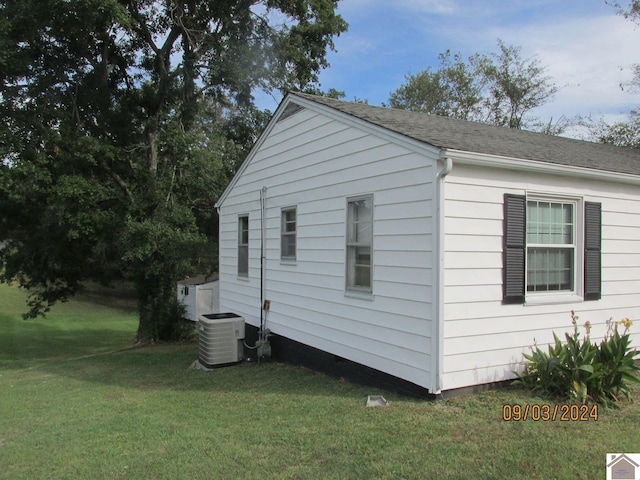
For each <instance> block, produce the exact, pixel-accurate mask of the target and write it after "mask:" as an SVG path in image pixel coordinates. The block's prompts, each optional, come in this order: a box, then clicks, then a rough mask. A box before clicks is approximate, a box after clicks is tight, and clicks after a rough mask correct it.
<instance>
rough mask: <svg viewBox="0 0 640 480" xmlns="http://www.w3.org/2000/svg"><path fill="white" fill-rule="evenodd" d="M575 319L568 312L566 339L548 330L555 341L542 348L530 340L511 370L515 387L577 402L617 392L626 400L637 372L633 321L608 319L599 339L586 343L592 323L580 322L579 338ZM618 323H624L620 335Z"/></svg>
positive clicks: (610, 398)
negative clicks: (522, 361)
mask: <svg viewBox="0 0 640 480" xmlns="http://www.w3.org/2000/svg"><path fill="white" fill-rule="evenodd" d="M578 319H579V317H578V316H577V315H576V313H575V312H574V311H573V310H572V311H571V323H572V324H573V332H572V333H571V334H569V333H565V341H564V342H562V341H561V340H560V338H559V337H558V336H557V335H556V334H555V332H554V334H553V338H554V342H553V343H552V344H550V345H549V346H548V348H547V350H546V351H545V350H543V349H542V348H540V347H539V346H538V345H536V344H534V346H533V347H532V349H531V350H532V351H531V354H526V353H525V354H524V355H523V356H524V358H525V360H526V361H525V365H524V369H523V371H521V372H514V373H515V374H516V376H517V379H516V380H515V381H514V382H513V383H514V384H515V385H522V386H524V387H525V388H527V389H529V390H531V391H532V392H534V393H537V394H541V395H543V396H550V397H559V398H568V399H571V400H574V401H578V402H583V403H584V402H587V401H592V402H598V403H602V404H607V405H611V404H614V403H615V402H618V401H619V400H620V398H621V397H622V396H624V397H626V398H627V399H631V391H630V389H629V386H628V384H627V382H628V381H633V382H640V379H638V377H637V376H636V373H637V372H638V371H640V367H638V366H637V365H636V363H635V357H636V356H638V355H640V352H638V351H637V350H635V349H632V348H631V339H630V335H629V329H630V327H631V325H632V322H631V321H630V320H629V319H628V318H624V319H622V320H620V321H619V322H614V321H613V320H612V319H611V318H610V319H609V320H607V332H606V334H605V336H604V338H603V339H602V341H601V342H600V344H596V343H594V342H592V341H591V337H590V333H591V323H590V322H588V321H587V322H585V323H584V325H583V327H584V329H585V331H586V335H585V336H584V337H583V338H580V332H579V330H578ZM619 327H623V328H624V329H623V331H622V333H620V331H619Z"/></svg>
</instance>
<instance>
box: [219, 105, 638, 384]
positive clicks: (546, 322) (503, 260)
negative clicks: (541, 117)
mask: <svg viewBox="0 0 640 480" xmlns="http://www.w3.org/2000/svg"><path fill="white" fill-rule="evenodd" d="M217 208H218V211H219V215H220V309H221V311H229V312H234V313H237V314H239V315H242V316H244V317H245V319H246V321H247V323H248V324H250V325H253V326H255V327H260V326H261V325H262V326H263V327H264V328H267V329H269V330H270V331H271V332H273V333H274V334H276V335H277V336H279V337H282V338H286V339H288V340H291V341H292V342H296V343H297V344H301V345H304V346H309V347H313V349H317V350H320V351H322V352H326V353H327V354H330V355H334V356H336V358H340V359H346V360H348V361H350V362H355V363H356V364H361V365H364V366H367V367H370V368H372V369H375V370H377V371H380V372H384V373H386V374H389V375H391V376H393V377H397V378H399V379H402V380H404V381H407V382H410V383H411V384H414V385H416V386H418V387H421V388H422V389H426V390H428V392H429V393H431V394H439V393H442V392H446V391H449V390H453V389H459V388H462V387H468V386H474V385H481V384H486V383H492V382H496V381H503V380H507V379H510V378H513V370H515V369H518V368H519V364H520V362H521V361H522V353H523V352H528V351H530V350H529V348H530V346H531V345H532V344H533V343H534V341H536V342H537V343H538V344H542V343H545V342H549V341H550V340H551V339H552V331H556V332H557V333H558V334H561V333H562V332H564V331H568V330H570V329H571V318H570V311H571V310H575V311H576V312H577V314H578V315H579V316H580V321H581V322H584V321H587V320H589V321H590V322H591V324H592V325H593V329H592V337H598V336H602V335H604V332H605V329H606V325H605V322H606V321H607V320H608V319H609V318H610V317H613V319H614V320H620V319H621V318H624V317H628V318H629V319H631V320H634V321H638V320H639V319H640V152H638V151H637V150H631V149H625V148H618V147H612V146H608V145H602V144H595V143H590V142H583V141H577V140H571V139H566V138H560V137H553V136H547V135H543V134H537V133H531V132H525V131H517V130H510V129H506V128H500V127H494V126H489V125H484V124H478V123H474V122H466V121H461V120H455V119H450V118H443V117H437V116H431V115H424V114H419V113H413V112H407V111H401V110H392V109H386V108H380V107H372V106H369V105H363V104H354V103H348V102H343V101H339V100H334V99H330V98H324V97H317V96H312V95H307V94H298V93H296V94H289V95H287V96H286V97H285V99H284V100H283V101H282V103H281V105H280V106H279V107H278V109H277V110H276V112H275V114H274V116H273V118H272V119H271V122H270V123H269V125H268V126H267V128H266V129H265V131H264V132H263V134H262V136H261V137H260V138H259V140H258V142H257V143H256V145H255V146H254V148H253V150H252V151H251V153H250V154H249V156H248V158H247V159H246V161H245V162H244V164H243V165H242V167H241V168H240V170H239V171H238V173H237V175H236V176H235V178H234V179H233V181H232V182H231V183H230V185H229V186H228V188H227V189H226V190H225V192H224V193H223V195H222V196H221V198H220V199H219V201H218V203H217ZM265 300H269V304H270V306H269V310H268V312H267V311H265V310H264V309H263V308H262V306H263V305H264V301H265ZM634 329H635V333H634V342H635V345H636V346H639V345H640V335H638V332H640V322H638V324H637V326H636V327H632V331H633V330H634Z"/></svg>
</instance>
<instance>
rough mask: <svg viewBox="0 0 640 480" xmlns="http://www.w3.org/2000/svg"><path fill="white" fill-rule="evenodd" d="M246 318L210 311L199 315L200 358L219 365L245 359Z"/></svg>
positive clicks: (205, 362) (201, 361)
mask: <svg viewBox="0 0 640 480" xmlns="http://www.w3.org/2000/svg"><path fill="white" fill-rule="evenodd" d="M243 342H244V318H243V317H241V316H240V315H236V314H235V313H208V314H205V315H200V316H199V317H198V344H199V355H198V360H199V361H200V363H201V364H202V365H204V366H205V367H208V368H211V367H218V366H221V365H230V364H233V363H238V362H241V361H242V359H243V350H244V349H243Z"/></svg>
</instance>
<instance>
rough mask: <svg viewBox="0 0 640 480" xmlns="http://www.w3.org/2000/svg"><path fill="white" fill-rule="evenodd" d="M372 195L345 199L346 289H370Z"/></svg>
mask: <svg viewBox="0 0 640 480" xmlns="http://www.w3.org/2000/svg"><path fill="white" fill-rule="evenodd" d="M372 247H373V196H372V195H367V196H363V197H357V198H350V199H348V201H347V282H346V283H347V290H353V291H360V292H371V291H372V288H371V287H372V272H373V268H372V267H373V266H372Z"/></svg>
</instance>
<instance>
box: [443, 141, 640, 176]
mask: <svg viewBox="0 0 640 480" xmlns="http://www.w3.org/2000/svg"><path fill="white" fill-rule="evenodd" d="M442 152H443V155H445V156H447V157H450V158H451V159H452V160H453V162H454V165H455V164H456V163H461V164H466V165H477V166H481V167H491V168H502V169H507V170H517V171H519V172H522V171H527V172H536V173H544V174H547V175H548V174H553V173H555V174H558V175H566V176H570V177H579V178H589V179H591V180H606V181H610V182H617V183H628V184H632V185H640V175H631V174H628V173H619V172H607V171H604V170H595V169H592V168H584V167H574V166H571V165H560V164H557V163H549V162H545V161H536V160H526V159H522V158H514V157H502V156H499V155H489V154H486V153H477V152H467V151H463V150H454V149H446V148H445V149H443V150H442Z"/></svg>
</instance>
